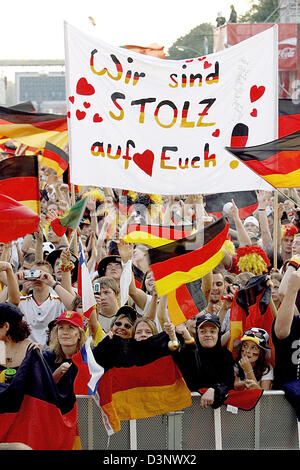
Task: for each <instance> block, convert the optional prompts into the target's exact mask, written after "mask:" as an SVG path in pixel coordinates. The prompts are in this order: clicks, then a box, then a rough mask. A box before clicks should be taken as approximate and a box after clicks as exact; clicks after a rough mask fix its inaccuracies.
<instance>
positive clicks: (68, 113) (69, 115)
mask: <svg viewBox="0 0 300 470" xmlns="http://www.w3.org/2000/svg"><path fill="white" fill-rule="evenodd" d="M67 116H68V118H69V119H70V117H71V113H70V111H68V112H67Z"/></svg>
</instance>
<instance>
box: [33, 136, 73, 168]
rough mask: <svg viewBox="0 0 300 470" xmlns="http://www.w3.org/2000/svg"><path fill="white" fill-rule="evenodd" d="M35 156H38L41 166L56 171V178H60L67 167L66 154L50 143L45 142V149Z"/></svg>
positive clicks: (67, 157)
mask: <svg viewBox="0 0 300 470" xmlns="http://www.w3.org/2000/svg"><path fill="white" fill-rule="evenodd" d="M37 155H40V163H41V165H44V166H46V167H47V168H52V169H53V170H56V173H57V175H58V176H61V175H62V174H63V173H64V172H65V171H66V169H67V168H68V166H69V156H68V154H67V153H66V152H65V151H64V150H63V149H61V148H59V147H57V145H54V144H52V143H51V142H46V145H45V147H44V148H42V149H40V150H39V151H38V152H37Z"/></svg>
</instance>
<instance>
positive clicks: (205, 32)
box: [166, 23, 214, 60]
mask: <svg viewBox="0 0 300 470" xmlns="http://www.w3.org/2000/svg"><path fill="white" fill-rule="evenodd" d="M213 43H214V40H213V26H212V24H210V23H202V24H200V25H199V26H196V27H195V28H193V29H192V30H191V31H190V32H189V33H188V34H186V35H185V36H182V37H180V38H179V39H177V40H176V41H175V42H174V44H172V46H171V47H170V48H169V50H168V55H167V57H166V58H167V59H171V60H179V59H190V58H192V57H200V56H203V55H206V54H208V53H210V52H212V51H213Z"/></svg>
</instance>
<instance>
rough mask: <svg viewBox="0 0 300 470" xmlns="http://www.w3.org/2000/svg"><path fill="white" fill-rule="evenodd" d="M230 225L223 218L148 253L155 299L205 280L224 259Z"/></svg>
mask: <svg viewBox="0 0 300 470" xmlns="http://www.w3.org/2000/svg"><path fill="white" fill-rule="evenodd" d="M228 230H229V224H228V222H226V220H225V219H224V217H223V218H222V219H219V220H217V221H216V222H214V223H212V224H210V225H208V226H206V227H204V228H203V229H201V230H198V231H197V232H195V233H194V234H193V235H190V236H189V237H186V238H183V239H181V240H177V241H174V242H172V243H169V244H167V245H163V246H160V247H157V248H150V249H149V251H148V254H149V259H150V263H149V264H150V267H151V270H152V272H153V275H154V279H155V287H156V291H157V293H158V295H160V296H161V295H165V294H168V293H169V292H171V291H174V290H175V289H177V288H178V287H180V286H181V285H183V284H186V283H188V282H192V281H195V280H197V279H200V278H202V277H203V276H205V275H206V274H207V273H208V272H209V271H211V270H212V269H214V268H215V267H216V266H217V265H218V264H219V263H220V262H221V261H222V259H223V257H224V252H223V249H222V247H223V244H224V242H225V241H226V238H227V234H228Z"/></svg>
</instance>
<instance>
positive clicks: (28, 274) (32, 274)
mask: <svg viewBox="0 0 300 470" xmlns="http://www.w3.org/2000/svg"><path fill="white" fill-rule="evenodd" d="M40 274H41V271H40V270H39V269H28V270H26V271H25V273H24V279H26V280H27V281H34V280H35V279H38V278H39V277H40Z"/></svg>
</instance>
